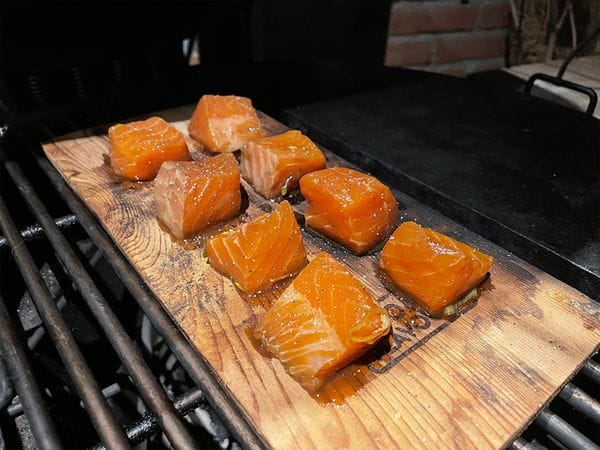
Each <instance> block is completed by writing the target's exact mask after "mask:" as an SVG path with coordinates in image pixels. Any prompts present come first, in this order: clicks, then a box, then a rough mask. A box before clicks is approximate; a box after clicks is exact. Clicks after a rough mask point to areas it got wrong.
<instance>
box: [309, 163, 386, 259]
mask: <svg viewBox="0 0 600 450" xmlns="http://www.w3.org/2000/svg"><path fill="white" fill-rule="evenodd" d="M300 191H301V192H302V195H303V196H304V198H306V200H308V208H307V210H306V213H305V218H306V225H308V226H309V227H310V228H312V229H313V230H315V231H317V232H318V233H320V234H322V235H323V236H326V237H328V238H330V239H332V240H334V241H336V242H338V243H339V244H341V245H343V246H344V247H346V248H347V249H349V250H350V251H351V252H353V253H355V254H361V253H365V252H366V251H368V250H370V249H372V248H373V247H374V246H376V245H377V244H378V243H379V242H380V241H381V240H383V239H384V238H385V237H386V236H387V234H388V233H389V232H390V231H391V230H392V227H393V226H394V224H395V222H396V215H397V214H398V205H397V203H396V199H395V198H394V195H393V194H392V191H391V190H390V188H388V187H387V186H386V185H385V184H383V183H382V182H380V181H379V180H378V179H377V178H374V177H372V176H370V175H367V174H364V173H361V172H358V171H356V170H353V169H348V168H345V167H331V168H329V169H324V170H319V171H317V172H312V173H309V174H308V175H305V176H303V177H302V178H301V180H300Z"/></svg>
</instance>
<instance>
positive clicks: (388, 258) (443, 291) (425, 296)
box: [380, 222, 494, 315]
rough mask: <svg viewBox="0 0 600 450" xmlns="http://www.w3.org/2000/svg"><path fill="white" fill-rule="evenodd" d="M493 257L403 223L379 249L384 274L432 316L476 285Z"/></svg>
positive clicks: (413, 223) (488, 268) (426, 230)
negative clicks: (381, 248) (380, 249)
mask: <svg viewBox="0 0 600 450" xmlns="http://www.w3.org/2000/svg"><path fill="white" fill-rule="evenodd" d="M493 262H494V258H492V257H491V256H489V255H486V254H485V253H482V252H480V251H479V250H476V249H474V248H472V247H469V246H468V245H466V244H463V243H462V242H459V241H456V240H454V239H452V238H450V237H448V236H445V235H443V234H441V233H438V232H436V231H433V230H431V229H429V228H423V227H421V226H420V225H418V224H416V223H415V222H404V223H403V224H401V225H400V226H399V227H398V228H397V229H396V231H394V233H393V234H392V236H391V237H390V239H389V240H388V242H387V243H386V244H385V246H384V247H383V250H382V252H381V260H380V265H381V268H382V269H383V271H384V272H385V273H386V274H387V276H388V277H389V278H390V279H391V280H392V281H393V282H394V283H395V284H396V285H397V286H398V287H399V288H400V289H401V290H402V291H404V292H406V293H407V294H409V295H410V296H411V297H413V298H414V299H415V300H416V301H417V302H418V303H419V304H421V305H422V306H423V307H424V308H425V310H426V311H427V312H428V313H429V314H431V315H437V314H439V313H441V312H442V311H443V310H444V308H446V306H448V305H451V304H452V303H454V302H456V301H458V300H460V299H461V298H459V296H461V295H462V294H466V293H467V292H468V291H470V290H472V289H473V288H475V287H477V285H478V284H479V283H480V282H481V281H482V280H483V278H484V276H485V275H486V274H487V273H488V271H489V270H490V268H491V267H492V263H493Z"/></svg>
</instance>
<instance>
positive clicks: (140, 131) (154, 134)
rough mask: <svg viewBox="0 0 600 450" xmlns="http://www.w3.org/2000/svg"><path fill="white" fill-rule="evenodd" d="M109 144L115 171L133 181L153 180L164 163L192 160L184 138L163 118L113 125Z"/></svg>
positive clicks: (109, 130) (111, 161) (110, 129)
mask: <svg viewBox="0 0 600 450" xmlns="http://www.w3.org/2000/svg"><path fill="white" fill-rule="evenodd" d="M108 140H109V144H110V150H109V151H110V163H111V166H112V168H113V170H114V171H115V173H116V174H117V175H119V176H121V177H124V178H127V179H129V180H135V181H144V180H151V179H152V178H154V177H155V176H156V174H157V172H158V169H160V165H161V164H162V163H163V162H165V161H186V160H189V159H190V154H189V152H188V147H187V143H186V142H185V138H184V136H183V134H181V132H179V130H177V129H176V128H175V127H173V126H172V125H170V124H169V123H167V122H165V121H164V120H163V119H161V118H160V117H151V118H149V119H148V120H141V121H138V122H130V123H126V124H121V123H119V124H117V125H113V126H112V127H110V128H109V129H108Z"/></svg>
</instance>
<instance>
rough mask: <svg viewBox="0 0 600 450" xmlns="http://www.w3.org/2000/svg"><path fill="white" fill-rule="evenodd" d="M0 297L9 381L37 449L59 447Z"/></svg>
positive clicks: (1, 342) (0, 334) (0, 340)
mask: <svg viewBox="0 0 600 450" xmlns="http://www.w3.org/2000/svg"><path fill="white" fill-rule="evenodd" d="M15 323H17V321H14V320H12V318H11V317H10V314H9V313H8V310H7V309H6V305H5V304H4V300H3V299H2V297H0V349H1V350H2V356H3V358H4V361H5V362H6V367H7V369H8V372H9V374H10V378H11V380H12V382H13V385H14V387H15V389H16V391H17V393H18V394H19V398H20V400H21V404H22V405H23V408H24V409H25V415H26V416H27V421H28V422H29V426H30V427H31V432H32V434H33V437H34V438H35V441H36V442H37V444H38V446H39V447H40V448H41V449H56V448H62V445H61V443H60V439H59V438H58V434H57V433H56V429H55V428H54V424H53V423H52V419H50V415H49V414H48V411H47V410H46V406H45V403H44V397H43V396H42V392H41V391H40V388H39V386H38V384H37V382H36V381H35V377H34V375H33V370H32V369H31V365H30V364H29V361H28V359H27V355H26V352H25V344H24V342H23V341H22V340H21V339H20V338H19V336H18V335H17V331H16V329H15V328H14V324H15Z"/></svg>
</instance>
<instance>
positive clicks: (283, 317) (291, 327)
mask: <svg viewBox="0 0 600 450" xmlns="http://www.w3.org/2000/svg"><path fill="white" fill-rule="evenodd" d="M389 330H390V318H389V315H388V313H387V311H386V310H385V309H383V308H381V307H380V306H379V305H378V304H377V302H376V301H375V300H374V299H373V297H372V296H371V295H370V294H369V293H368V292H367V291H366V290H365V288H363V286H362V285H361V284H360V283H359V282H358V281H357V280H356V279H355V278H354V277H353V276H352V275H351V274H350V273H349V272H348V270H347V269H346V267H345V266H344V265H343V264H341V263H340V262H338V261H337V260H336V259H335V258H333V257H332V256H331V255H329V254H328V253H326V252H321V253H319V254H318V255H317V256H315V258H314V259H313V260H312V261H311V262H310V263H309V264H308V265H307V266H306V267H305V268H304V269H303V270H302V271H301V272H300V273H299V274H298V276H297V277H296V278H295V279H294V281H293V282H292V283H291V284H290V285H289V286H288V288H287V289H286V290H285V291H284V292H283V294H282V295H281V296H280V297H279V298H278V299H277V300H276V301H275V303H273V305H272V306H271V308H270V309H269V311H267V313H266V314H265V315H264V316H263V317H261V319H260V320H259V322H258V325H257V327H256V329H255V331H254V336H255V337H256V339H257V340H258V341H259V342H260V343H261V344H262V346H263V347H264V348H265V349H266V350H267V351H268V352H270V353H271V354H272V355H273V356H275V357H276V358H277V359H279V361H280V362H281V364H282V365H283V367H284V368H285V370H286V371H287V373H288V374H289V375H291V376H292V378H294V379H295V380H296V381H298V383H300V384H301V385H302V387H304V388H305V389H306V390H307V391H309V392H315V391H317V390H318V389H319V388H320V387H321V385H322V384H323V382H324V381H326V380H327V378H329V377H330V376H331V375H333V374H334V373H335V372H337V371H338V370H339V369H341V368H342V367H344V366H346V365H348V364H350V363H351V362H352V361H353V360H354V359H356V358H357V357H358V356H360V355H362V354H363V353H364V352H365V351H367V350H368V349H369V348H370V347H372V346H373V345H374V344H375V343H376V342H377V341H378V340H379V339H380V338H381V337H383V336H385V335H386V334H388V332H389Z"/></svg>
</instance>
